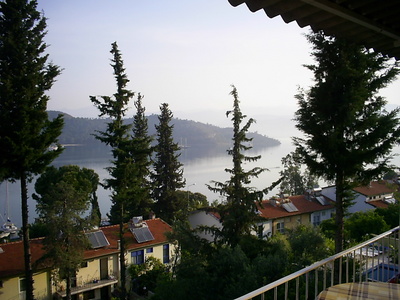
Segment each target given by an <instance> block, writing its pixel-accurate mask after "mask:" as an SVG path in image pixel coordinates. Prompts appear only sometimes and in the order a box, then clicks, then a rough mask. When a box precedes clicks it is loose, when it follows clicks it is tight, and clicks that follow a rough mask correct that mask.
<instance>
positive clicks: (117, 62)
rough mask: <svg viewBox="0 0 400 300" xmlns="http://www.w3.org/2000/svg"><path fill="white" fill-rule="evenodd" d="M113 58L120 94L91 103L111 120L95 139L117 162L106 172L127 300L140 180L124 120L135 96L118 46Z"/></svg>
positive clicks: (121, 275)
mask: <svg viewBox="0 0 400 300" xmlns="http://www.w3.org/2000/svg"><path fill="white" fill-rule="evenodd" d="M111 54H112V55H113V59H112V64H111V66H112V67H113V69H114V77H115V80H116V82H117V92H116V93H115V94H114V97H109V96H101V100H99V99H98V98H97V97H95V96H91V97H90V100H91V101H92V102H93V103H94V104H95V106H96V107H97V108H98V109H99V111H100V115H99V116H108V117H109V118H110V119H111V121H110V122H109V123H108V124H107V129H106V131H104V132H99V133H98V134H97V135H96V138H97V139H99V140H100V141H102V142H103V143H105V144H106V145H109V146H110V147H111V149H112V155H113V159H114V160H113V161H112V164H113V165H112V166H111V167H109V168H107V170H108V172H109V174H110V176H111V178H109V179H106V180H105V187H106V188H109V189H111V190H112V195H111V197H112V202H113V206H115V207H116V208H115V211H116V215H117V219H118V222H119V239H120V241H121V247H120V255H119V256H120V258H119V259H120V281H121V299H126V278H125V273H126V265H125V241H124V239H123V235H124V220H125V218H126V216H127V214H126V207H127V206H128V203H129V202H130V201H133V199H134V198H133V195H134V194H135V190H134V189H135V186H134V185H133V184H132V182H133V181H132V178H136V177H137V168H136V167H135V164H134V160H133V158H132V157H131V155H130V154H131V147H132V140H131V137H130V135H129V131H130V129H131V125H128V124H124V116H125V114H126V110H127V106H128V103H129V101H130V99H131V98H132V97H133V96H134V93H133V92H131V91H130V90H128V89H126V86H127V84H128V82H129V80H128V78H127V75H126V73H125V69H124V66H123V60H122V56H121V53H120V51H119V50H118V45H117V43H116V42H114V43H113V44H112V49H111Z"/></svg>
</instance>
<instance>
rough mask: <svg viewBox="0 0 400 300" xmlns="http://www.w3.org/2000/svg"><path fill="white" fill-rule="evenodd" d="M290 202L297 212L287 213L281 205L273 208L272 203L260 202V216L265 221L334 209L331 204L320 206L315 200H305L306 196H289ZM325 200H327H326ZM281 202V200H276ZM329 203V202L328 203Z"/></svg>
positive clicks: (267, 201)
mask: <svg viewBox="0 0 400 300" xmlns="http://www.w3.org/2000/svg"><path fill="white" fill-rule="evenodd" d="M288 198H289V199H290V201H291V202H292V203H293V204H294V205H295V206H296V208H297V209H298V211H294V212H288V211H287V210H286V209H284V208H283V207H282V206H281V205H278V206H274V205H273V204H272V201H270V200H264V201H263V202H262V205H263V208H259V211H260V212H261V216H262V217H264V218H267V219H278V218H283V217H290V216H297V215H301V214H306V213H312V212H315V211H321V210H326V209H332V208H334V205H333V204H329V205H321V204H320V203H319V202H317V201H315V200H311V201H310V200H307V198H306V196H304V195H299V196H289V197H288ZM326 199H327V198H326ZM278 200H282V199H278ZM330 202H331V201H330ZM331 203H332V202H331Z"/></svg>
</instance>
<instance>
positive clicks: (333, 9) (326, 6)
mask: <svg viewBox="0 0 400 300" xmlns="http://www.w3.org/2000/svg"><path fill="white" fill-rule="evenodd" d="M300 1H302V2H304V3H307V4H309V5H312V6H314V7H317V8H319V9H322V10H324V11H327V12H329V13H332V14H334V15H337V16H339V17H341V18H343V19H346V20H348V21H351V22H354V23H356V24H358V25H361V26H363V27H365V28H368V29H371V30H374V31H376V32H379V33H380V34H383V35H385V36H387V37H390V38H393V39H394V40H395V41H394V46H395V47H399V46H400V35H399V34H397V33H395V32H394V31H392V30H390V29H388V28H385V27H384V26H382V25H379V24H376V23H375V22H374V21H372V20H369V19H367V18H365V17H363V16H361V15H359V14H356V13H354V12H352V11H351V10H348V9H345V8H343V7H342V6H340V5H336V4H334V3H333V2H331V1H327V0H300Z"/></svg>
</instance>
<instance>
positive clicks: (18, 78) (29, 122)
mask: <svg viewBox="0 0 400 300" xmlns="http://www.w3.org/2000/svg"><path fill="white" fill-rule="evenodd" d="M45 34H46V19H45V18H44V17H43V16H42V15H41V13H39V12H38V11H37V1H35V0H32V1H27V0H6V1H1V2H0V157H1V160H0V180H6V179H10V180H20V184H21V210H22V236H23V245H24V262H25V278H26V282H27V287H26V298H27V299H34V294H33V274H32V267H31V252H30V246H29V228H28V226H29V224H28V215H29V211H28V187H27V184H28V182H30V181H31V180H32V178H33V176H34V175H37V174H40V173H41V172H43V171H44V169H45V167H46V166H47V165H49V164H50V163H51V162H52V161H53V160H54V159H55V158H56V157H57V156H58V155H59V154H60V153H61V151H62V148H61V147H58V149H57V150H55V151H49V147H50V146H51V145H52V144H54V143H57V138H58V136H59V135H60V134H61V130H62V127H63V119H62V117H61V116H58V117H57V118H55V119H53V120H52V121H49V119H48V115H47V112H46V108H47V102H48V100H49V97H48V96H47V95H46V94H45V93H46V92H47V91H48V90H49V89H50V88H51V87H52V85H53V83H54V81H55V78H56V77H57V76H58V75H59V74H60V68H59V67H58V66H56V65H54V64H52V63H48V62H47V60H48V54H45V51H46V49H47V45H46V44H45V43H44V41H43V39H44V36H45Z"/></svg>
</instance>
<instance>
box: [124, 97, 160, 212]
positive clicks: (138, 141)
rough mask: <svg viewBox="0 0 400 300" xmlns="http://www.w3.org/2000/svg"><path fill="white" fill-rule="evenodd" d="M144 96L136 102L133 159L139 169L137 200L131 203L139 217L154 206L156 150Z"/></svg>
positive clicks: (131, 209)
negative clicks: (154, 156)
mask: <svg viewBox="0 0 400 300" xmlns="http://www.w3.org/2000/svg"><path fill="white" fill-rule="evenodd" d="M142 100H143V96H142V95H141V94H140V93H139V94H138V97H137V100H136V101H135V107H136V114H135V116H134V117H133V128H132V132H133V139H132V143H133V144H132V157H133V159H134V161H135V165H136V168H137V177H136V180H135V184H136V187H137V189H136V191H137V192H136V200H135V201H134V202H132V203H131V205H130V208H129V210H130V211H131V212H132V213H136V214H138V215H145V214H149V212H150V208H151V206H152V204H153V201H152V197H151V192H152V184H151V182H150V173H151V172H150V168H151V165H152V160H151V156H152V154H153V151H154V148H153V146H152V145H151V144H152V141H153V138H152V137H151V136H149V134H148V122H147V117H146V115H145V111H146V109H145V107H144V106H143V105H142Z"/></svg>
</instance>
